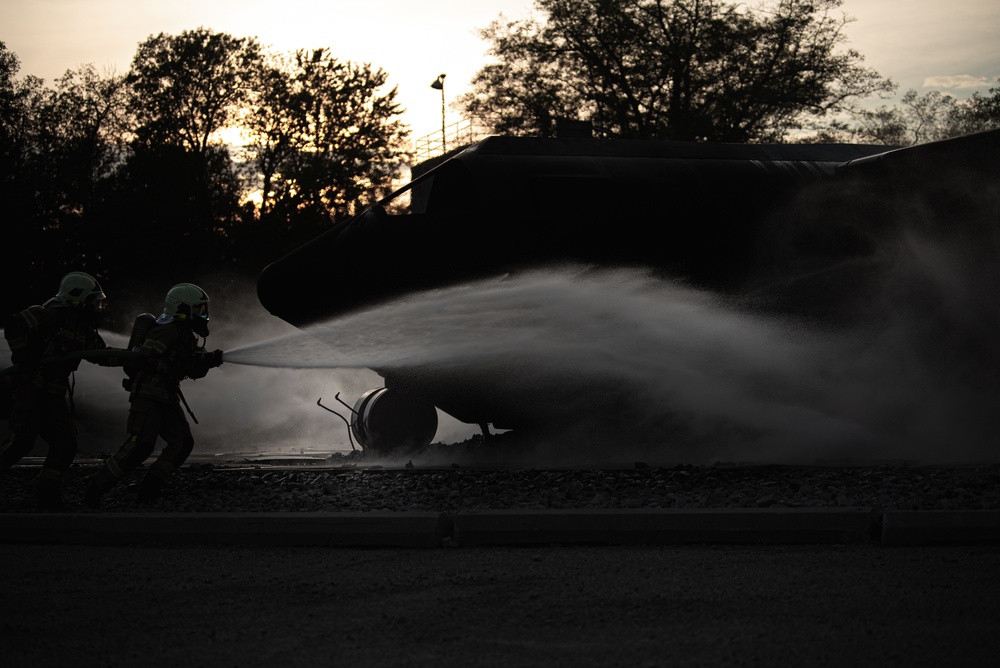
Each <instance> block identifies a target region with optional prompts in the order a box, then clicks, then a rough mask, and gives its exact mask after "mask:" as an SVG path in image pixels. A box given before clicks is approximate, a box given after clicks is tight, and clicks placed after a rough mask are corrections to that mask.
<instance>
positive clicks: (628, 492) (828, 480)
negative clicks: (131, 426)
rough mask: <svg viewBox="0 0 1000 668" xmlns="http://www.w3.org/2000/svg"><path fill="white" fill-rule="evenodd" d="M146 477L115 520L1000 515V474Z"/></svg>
mask: <svg viewBox="0 0 1000 668" xmlns="http://www.w3.org/2000/svg"><path fill="white" fill-rule="evenodd" d="M95 470H96V465H94V464H90V465H88V464H76V465H74V467H73V469H72V470H71V471H70V472H69V474H68V476H67V480H66V485H65V488H64V489H65V492H64V498H65V501H66V510H68V511H72V512H92V511H89V510H88V509H86V508H84V507H83V505H82V496H83V489H84V486H85V483H86V479H87V477H89V476H90V475H92V474H93V473H94V471H95ZM37 471H38V468H37V466H32V465H27V466H19V467H16V468H15V469H13V470H11V471H9V472H8V473H7V474H4V475H2V476H0V512H31V511H34V510H35V507H34V500H33V494H32V492H33V485H34V479H35V476H36V475H37ZM140 474H141V471H137V472H134V473H133V474H132V475H130V476H129V477H127V478H126V479H125V480H124V481H123V482H122V484H120V485H119V486H118V487H117V488H115V489H114V490H113V491H112V492H110V493H109V494H108V495H107V496H106V498H105V500H104V503H103V505H102V510H103V511H106V512H108V511H110V512H148V511H151V510H153V511H158V512H247V511H251V512H277V511H305V512H315V511H349V512H358V511H383V512H384V511H391V512H400V511H433V512H455V511H459V510H472V509H550V508H552V509H559V508H564V509H570V508H586V509H596V508H606V509H615V508H619V509H623V508H809V507H834V508H836V507H863V508H871V509H873V510H986V509H1000V465H997V464H984V465H979V466H917V465H907V464H882V465H871V466H846V465H845V466H820V465H817V466H749V465H748V466H735V465H714V466H674V467H645V466H641V465H637V467H636V468H632V469H582V470H552V469H531V468H497V469H471V468H464V467H460V466H457V465H455V466H452V467H446V468H362V467H360V466H357V467H353V466H351V465H342V466H340V467H336V466H331V465H329V464H327V465H317V464H304V465H297V466H295V465H288V466H282V467H277V466H268V465H246V466H231V465H226V466H218V465H212V464H206V463H199V462H195V463H192V464H189V465H187V466H185V467H184V468H183V469H182V470H180V471H178V472H177V473H176V474H175V475H174V477H173V478H172V479H171V480H170V482H169V485H168V487H167V489H166V490H165V494H164V497H163V498H162V499H161V500H159V501H158V502H157V503H156V504H154V505H152V506H143V505H140V504H138V503H137V501H136V490H137V485H138V482H139V480H140Z"/></svg>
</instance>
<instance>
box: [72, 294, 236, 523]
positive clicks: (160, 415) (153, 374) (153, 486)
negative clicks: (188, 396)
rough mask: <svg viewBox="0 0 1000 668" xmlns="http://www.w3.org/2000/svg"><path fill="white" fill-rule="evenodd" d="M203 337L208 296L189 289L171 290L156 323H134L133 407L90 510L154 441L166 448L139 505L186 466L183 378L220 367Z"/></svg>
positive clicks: (93, 490)
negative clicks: (200, 340) (125, 431)
mask: <svg viewBox="0 0 1000 668" xmlns="http://www.w3.org/2000/svg"><path fill="white" fill-rule="evenodd" d="M143 330H146V331H143ZM198 337H201V339H202V342H201V344H199V338H198ZM207 337H208V295H207V294H206V293H205V291H204V290H202V289H201V288H199V287H198V286H197V285H193V284H191V283H180V284H178V285H175V286H174V287H172V288H170V291H169V292H167V297H166V300H165V304H164V307H163V313H161V314H160V316H159V317H157V318H155V320H154V319H153V318H152V316H151V315H150V314H143V315H142V316H139V318H137V319H136V325H135V326H134V327H133V332H132V339H131V341H130V343H129V347H130V349H132V348H133V347H134V348H135V349H137V350H138V353H139V354H138V355H137V356H136V358H134V359H133V360H130V364H129V365H128V366H126V369H125V370H126V373H128V374H129V378H128V379H126V382H125V386H126V388H127V389H128V390H129V403H130V404H131V407H130V409H129V414H128V426H127V429H128V437H127V438H126V440H125V443H124V444H123V445H122V446H121V448H119V450H118V452H117V453H115V455H114V456H112V457H111V458H110V459H108V461H107V462H106V463H105V465H104V467H103V468H102V469H101V470H99V471H98V472H97V473H96V474H94V476H93V477H91V479H90V481H89V482H88V484H87V491H86V494H85V498H84V501H85V503H86V504H87V505H88V506H90V507H93V508H96V507H98V506H99V505H100V503H101V497H102V496H103V495H104V494H105V493H106V492H108V491H109V490H110V489H111V488H112V487H114V486H115V485H116V484H117V483H118V481H119V480H121V479H122V478H123V477H124V476H125V475H126V474H128V473H129V472H131V471H132V470H134V469H136V468H137V467H138V466H139V465H140V464H142V463H143V462H144V461H146V459H147V458H148V457H149V456H150V455H151V454H152V453H153V450H154V447H155V445H156V440H157V438H162V439H163V440H164V442H165V445H164V447H163V450H162V451H161V453H160V455H159V457H157V458H156V461H154V462H153V464H152V465H150V467H149V470H148V471H147V472H146V474H145V476H144V477H143V480H142V484H141V485H140V487H139V501H140V503H152V502H153V501H155V500H156V498H157V497H158V496H159V494H160V491H161V489H162V488H163V485H164V483H165V482H166V480H167V478H169V477H170V475H171V474H172V473H173V472H174V471H175V470H177V469H178V468H179V467H180V466H181V465H182V464H183V463H184V462H185V460H187V458H188V456H189V455H190V454H191V450H192V448H193V447H194V437H193V436H192V435H191V427H190V425H189V424H188V421H187V418H186V417H185V415H184V411H183V410H182V408H181V403H182V402H184V396H183V395H182V394H181V390H180V383H181V381H182V380H184V379H185V378H191V379H196V378H203V377H204V376H205V374H207V373H208V370H209V369H212V368H214V367H217V366H219V365H220V364H222V351H221V350H215V351H211V352H209V351H206V350H205V346H204V340H205V339H206V338H207ZM185 407H186V404H185ZM193 417H194V416H193V415H192V418H193ZM196 422H197V420H196Z"/></svg>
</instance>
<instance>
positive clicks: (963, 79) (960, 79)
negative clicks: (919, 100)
mask: <svg viewBox="0 0 1000 668" xmlns="http://www.w3.org/2000/svg"><path fill="white" fill-rule="evenodd" d="M988 85H990V81H989V80H988V79H987V78H986V77H974V76H970V75H968V74H958V75H950V76H936V77H927V78H926V79H924V88H960V89H963V90H965V89H970V88H981V87H983V86H988Z"/></svg>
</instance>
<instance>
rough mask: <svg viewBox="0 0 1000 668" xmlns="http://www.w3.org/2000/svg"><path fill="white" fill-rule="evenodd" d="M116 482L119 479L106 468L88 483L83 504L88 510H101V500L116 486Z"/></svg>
mask: <svg viewBox="0 0 1000 668" xmlns="http://www.w3.org/2000/svg"><path fill="white" fill-rule="evenodd" d="M116 482H118V480H117V478H115V477H114V476H113V475H112V474H111V472H110V471H109V470H108V469H107V467H106V466H105V468H102V469H101V470H100V471H98V472H97V473H95V474H94V475H93V476H91V477H90V480H88V481H87V489H86V491H84V493H83V504H84V505H85V506H87V507H88V508H94V509H97V508H100V507H101V498H102V497H103V496H104V494H105V493H106V492H107V491H108V490H110V489H111V488H112V487H114V486H115V483H116Z"/></svg>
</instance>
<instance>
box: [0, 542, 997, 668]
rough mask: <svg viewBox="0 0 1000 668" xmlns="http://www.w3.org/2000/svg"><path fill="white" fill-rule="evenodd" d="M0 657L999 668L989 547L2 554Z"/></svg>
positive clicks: (115, 661) (993, 552)
mask: <svg viewBox="0 0 1000 668" xmlns="http://www.w3.org/2000/svg"><path fill="white" fill-rule="evenodd" d="M0 550H2V555H3V569H2V572H0V618H2V622H0V623H2V627H0V628H2V638H3V640H2V644H3V647H2V654H3V665H4V666H6V667H14V666H32V667H34V666H42V665H48V666H61V665H73V666H139V665H142V666H178V665H184V666H271V665H282V666H284V665H324V666H327V665H345V666H463V667H465V666H505V667H507V666H629V667H632V666H751V665H756V666H837V667H842V666H879V667H882V666H896V665H898V666H908V667H910V666H935V667H938V666H943V665H955V666H994V665H995V662H996V657H997V656H998V655H1000V635H998V634H997V632H996V631H997V628H998V623H1000V578H998V577H997V573H998V572H1000V548H996V547H983V546H952V547H920V548H886V547H875V546H870V545H851V546H766V547H764V546H761V547H742V546H715V547H709V546H685V547H679V548H678V547H628V548H621V547H618V548H616V547H550V548H544V549H542V548H534V547H532V548H456V549H444V550H442V549H433V550H414V549H324V548H239V547H216V548H209V547H182V548H170V547H150V546H130V547H99V546H61V545H14V544H5V545H2V546H0Z"/></svg>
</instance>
